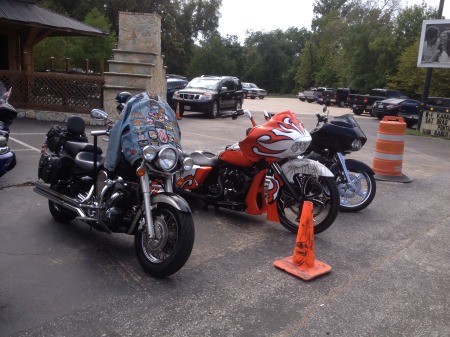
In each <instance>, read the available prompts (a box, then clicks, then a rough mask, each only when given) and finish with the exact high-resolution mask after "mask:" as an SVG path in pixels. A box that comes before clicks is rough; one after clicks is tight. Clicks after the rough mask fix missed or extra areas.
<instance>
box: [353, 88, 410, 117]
mask: <svg viewBox="0 0 450 337" xmlns="http://www.w3.org/2000/svg"><path fill="white" fill-rule="evenodd" d="M388 98H408V96H407V95H406V93H404V92H403V91H400V90H393V89H372V90H370V92H369V94H367V95H360V94H349V95H348V99H347V104H348V107H349V108H350V109H352V110H353V113H354V114H355V115H361V114H362V113H363V112H365V111H366V112H369V113H371V111H372V106H373V103H374V102H377V101H382V100H384V99H388Z"/></svg>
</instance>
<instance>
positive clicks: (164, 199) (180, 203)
mask: <svg viewBox="0 0 450 337" xmlns="http://www.w3.org/2000/svg"><path fill="white" fill-rule="evenodd" d="M150 200H151V203H152V205H155V204H157V203H160V202H161V203H166V204H169V205H170V206H172V207H174V208H175V209H177V210H178V211H180V212H186V213H191V208H190V207H189V204H188V203H187V201H186V200H184V199H183V198H182V197H180V196H179V195H178V194H175V193H171V192H161V193H157V194H155V195H153V196H152V197H151V199H150Z"/></svg>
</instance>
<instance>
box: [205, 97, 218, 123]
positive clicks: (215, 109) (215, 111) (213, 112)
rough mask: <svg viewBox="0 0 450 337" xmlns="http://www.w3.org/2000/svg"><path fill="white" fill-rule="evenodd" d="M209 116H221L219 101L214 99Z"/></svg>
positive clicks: (212, 117)
mask: <svg viewBox="0 0 450 337" xmlns="http://www.w3.org/2000/svg"><path fill="white" fill-rule="evenodd" d="M208 116H209V118H211V119H214V118H217V116H219V103H217V101H213V103H212V106H211V110H210V111H209V115H208Z"/></svg>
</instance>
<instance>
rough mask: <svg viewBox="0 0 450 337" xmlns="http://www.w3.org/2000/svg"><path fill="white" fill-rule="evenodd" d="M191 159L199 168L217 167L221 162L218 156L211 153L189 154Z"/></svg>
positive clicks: (197, 152)
mask: <svg viewBox="0 0 450 337" xmlns="http://www.w3.org/2000/svg"><path fill="white" fill-rule="evenodd" d="M189 157H191V158H192V160H193V161H194V164H196V165H199V166H216V165H217V163H218V162H219V158H218V157H217V155H215V154H214V153H211V152H205V151H196V152H192V153H191V154H189Z"/></svg>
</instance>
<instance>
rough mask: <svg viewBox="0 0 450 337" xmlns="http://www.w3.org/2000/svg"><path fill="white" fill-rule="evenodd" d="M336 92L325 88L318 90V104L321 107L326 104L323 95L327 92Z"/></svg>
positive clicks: (316, 95)
mask: <svg viewBox="0 0 450 337" xmlns="http://www.w3.org/2000/svg"><path fill="white" fill-rule="evenodd" d="M334 90H336V89H333V88H324V87H320V88H317V91H316V94H315V97H316V102H317V103H319V104H320V105H322V104H324V103H325V101H324V96H323V94H324V93H325V92H327V91H334Z"/></svg>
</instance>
